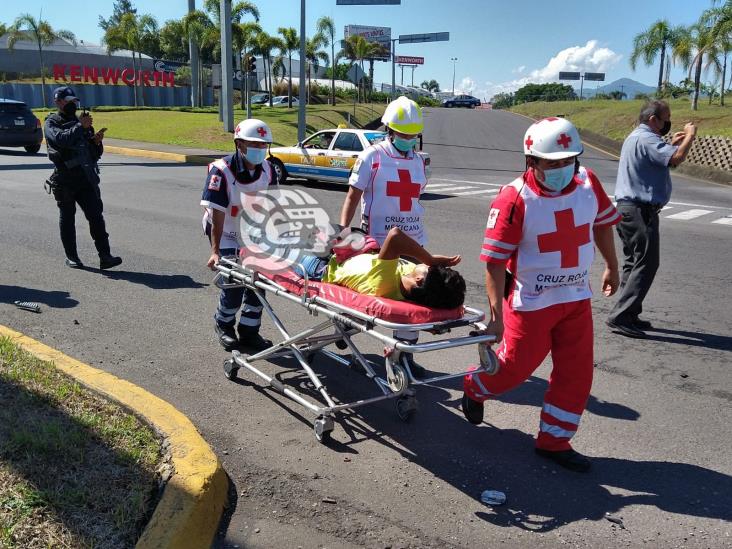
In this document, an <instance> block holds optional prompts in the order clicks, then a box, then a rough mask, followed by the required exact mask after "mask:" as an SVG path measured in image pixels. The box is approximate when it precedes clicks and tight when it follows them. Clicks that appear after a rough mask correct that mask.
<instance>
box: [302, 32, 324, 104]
mask: <svg viewBox="0 0 732 549" xmlns="http://www.w3.org/2000/svg"><path fill="white" fill-rule="evenodd" d="M326 44H327V39H326V38H325V37H324V36H321V35H320V34H316V35H315V36H313V37H312V38H309V39H307V40H306V41H305V61H306V62H307V65H306V68H307V72H308V89H307V92H308V98H307V102H308V103H310V73H311V70H314V71H316V72H317V70H318V68H319V67H320V62H321V61H322V62H323V63H325V65H326V66H328V54H327V53H325V52H324V51H323V50H321V49H320V48H321V47H322V46H325V45H326Z"/></svg>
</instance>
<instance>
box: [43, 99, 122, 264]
mask: <svg viewBox="0 0 732 549" xmlns="http://www.w3.org/2000/svg"><path fill="white" fill-rule="evenodd" d="M53 99H54V101H55V103H56V106H57V107H58V112H55V113H53V114H51V115H49V116H48V117H47V118H46V124H45V127H44V134H45V137H46V147H47V149H48V158H49V159H50V160H51V162H53V163H54V165H55V169H54V170H53V175H51V178H50V179H49V181H48V183H49V184H50V187H51V191H52V192H53V196H54V198H55V199H56V204H58V209H59V228H60V230H61V242H62V243H63V245H64V252H66V265H68V266H69V267H71V268H72V269H82V268H84V264H83V263H82V262H81V260H80V259H79V254H78V253H77V251H76V226H75V221H74V217H75V215H76V205H77V204H78V205H79V207H80V208H81V210H82V211H83V212H84V215H85V216H86V218H87V220H88V221H89V232H90V233H91V237H92V238H93V239H94V245H95V246H96V248H97V252H99V267H100V268H101V269H109V268H111V267H116V266H117V265H119V264H120V263H122V258H120V257H115V256H113V255H112V254H111V252H110V248H109V235H108V234H107V230H106V228H105V224H104V216H103V215H102V210H103V204H102V197H101V193H100V192H99V167H98V166H97V161H98V160H99V158H101V156H102V152H103V151H104V146H103V145H102V139H103V138H104V130H101V131H99V132H96V133H95V132H94V128H93V126H92V117H91V116H90V115H89V113H87V112H84V113H82V114H81V116H79V117H77V116H76V110H77V108H78V106H79V100H78V99H77V97H76V96H75V95H74V91H73V90H72V89H71V88H70V87H68V86H62V87H60V88H56V90H54V92H53Z"/></svg>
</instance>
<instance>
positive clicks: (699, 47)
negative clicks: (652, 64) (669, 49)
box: [674, 23, 721, 111]
mask: <svg viewBox="0 0 732 549" xmlns="http://www.w3.org/2000/svg"><path fill="white" fill-rule="evenodd" d="M717 54H718V50H717V44H716V43H715V41H714V34H713V32H712V29H711V27H707V26H704V25H703V24H701V23H696V24H694V25H691V26H689V27H686V28H684V29H683V30H682V31H681V33H680V34H679V38H678V41H677V43H676V47H675V48H674V57H675V58H676V59H678V60H679V61H680V62H681V64H682V66H683V67H684V69H689V78H690V79H692V80H693V82H694V93H693V95H692V101H691V109H692V110H694V111H695V110H697V108H698V105H699V91H700V88H701V76H702V68H705V67H704V60H705V59H706V61H707V63H706V68H707V69H708V68H709V67H710V66H716V69H717V70H719V71H720V72H721V66H720V63H719V60H718V59H717ZM692 72H693V73H694V76H693V78H692Z"/></svg>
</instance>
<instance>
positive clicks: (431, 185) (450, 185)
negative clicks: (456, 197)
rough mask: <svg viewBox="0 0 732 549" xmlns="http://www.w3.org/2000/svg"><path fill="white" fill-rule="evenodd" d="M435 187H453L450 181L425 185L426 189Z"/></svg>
mask: <svg viewBox="0 0 732 549" xmlns="http://www.w3.org/2000/svg"><path fill="white" fill-rule="evenodd" d="M437 187H454V185H453V184H452V183H430V184H429V185H427V188H428V189H436V188H437Z"/></svg>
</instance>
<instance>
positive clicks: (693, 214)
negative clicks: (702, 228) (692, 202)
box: [666, 210, 712, 221]
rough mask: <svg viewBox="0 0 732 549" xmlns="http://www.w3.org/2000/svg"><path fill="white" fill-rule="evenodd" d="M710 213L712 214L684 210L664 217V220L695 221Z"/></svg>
mask: <svg viewBox="0 0 732 549" xmlns="http://www.w3.org/2000/svg"><path fill="white" fill-rule="evenodd" d="M710 213H712V210H686V211H684V212H679V213H677V214H673V215H669V216H666V219H682V220H684V221H688V220H689V219H695V218H697V217H701V216H703V215H707V214H710Z"/></svg>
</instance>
